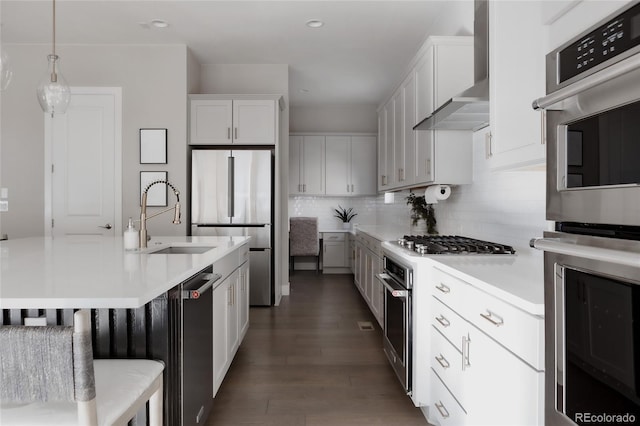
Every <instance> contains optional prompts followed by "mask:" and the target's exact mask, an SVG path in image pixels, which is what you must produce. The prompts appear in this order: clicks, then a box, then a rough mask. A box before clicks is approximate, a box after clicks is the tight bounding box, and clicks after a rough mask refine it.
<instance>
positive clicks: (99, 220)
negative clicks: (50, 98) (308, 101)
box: [45, 88, 122, 237]
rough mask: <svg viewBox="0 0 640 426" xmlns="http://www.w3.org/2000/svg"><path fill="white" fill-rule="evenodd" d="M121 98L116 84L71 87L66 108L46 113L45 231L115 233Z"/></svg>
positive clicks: (117, 229)
mask: <svg viewBox="0 0 640 426" xmlns="http://www.w3.org/2000/svg"><path fill="white" fill-rule="evenodd" d="M121 102H122V101H121V89H120V88H72V96H71V103H70V104H69V107H68V109H67V112H66V113H65V114H58V115H56V116H55V117H54V118H50V117H49V116H46V117H45V120H46V123H45V129H46V130H45V132H46V140H47V141H49V143H50V145H49V149H47V151H48V153H49V155H48V156H46V157H45V168H46V169H48V170H46V171H48V172H49V173H45V176H47V178H49V176H50V188H51V191H50V198H49V199H48V200H47V199H45V211H47V212H49V214H45V235H51V236H54V237H55V236H63V235H102V236H113V235H120V233H121V230H122V213H121V210H122V202H121V191H122V189H121ZM47 160H50V161H47ZM47 178H45V179H47ZM45 184H47V182H45ZM49 216H50V217H49ZM48 230H50V232H47V231H48Z"/></svg>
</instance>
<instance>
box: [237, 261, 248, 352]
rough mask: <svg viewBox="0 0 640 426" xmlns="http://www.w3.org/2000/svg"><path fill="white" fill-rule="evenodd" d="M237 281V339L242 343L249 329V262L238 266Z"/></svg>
mask: <svg viewBox="0 0 640 426" xmlns="http://www.w3.org/2000/svg"><path fill="white" fill-rule="evenodd" d="M238 280H239V283H238V289H237V291H238V339H239V341H240V342H242V339H244V336H245V335H246V334H247V330H248V329H249V262H245V263H243V264H242V265H241V266H240V275H239V278H238Z"/></svg>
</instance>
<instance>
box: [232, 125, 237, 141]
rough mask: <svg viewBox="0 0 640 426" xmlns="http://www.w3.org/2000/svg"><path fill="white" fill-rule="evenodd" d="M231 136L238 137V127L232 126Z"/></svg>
mask: <svg viewBox="0 0 640 426" xmlns="http://www.w3.org/2000/svg"><path fill="white" fill-rule="evenodd" d="M233 138H234V139H238V128H237V127H234V129H233Z"/></svg>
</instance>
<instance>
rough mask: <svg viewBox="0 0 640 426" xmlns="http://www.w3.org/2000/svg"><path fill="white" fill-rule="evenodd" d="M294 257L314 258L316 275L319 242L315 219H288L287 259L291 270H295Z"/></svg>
mask: <svg viewBox="0 0 640 426" xmlns="http://www.w3.org/2000/svg"><path fill="white" fill-rule="evenodd" d="M296 256H315V257H316V273H317V272H318V271H319V270H320V241H319V238H318V218H317V217H292V218H290V219H289V257H290V258H291V270H292V271H294V270H295V257H296Z"/></svg>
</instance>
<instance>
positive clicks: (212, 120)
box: [189, 95, 279, 145]
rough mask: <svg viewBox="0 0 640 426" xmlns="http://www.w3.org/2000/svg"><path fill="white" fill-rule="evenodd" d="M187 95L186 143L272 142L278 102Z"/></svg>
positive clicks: (274, 99) (245, 143) (274, 142)
mask: <svg viewBox="0 0 640 426" xmlns="http://www.w3.org/2000/svg"><path fill="white" fill-rule="evenodd" d="M270 97H271V98H272V99H223V98H222V97H221V96H220V95H189V144H191V145H228V144H235V145H275V144H276V141H277V136H278V128H279V125H278V124H279V123H278V121H279V114H278V106H279V102H278V100H277V99H276V97H273V96H270Z"/></svg>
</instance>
